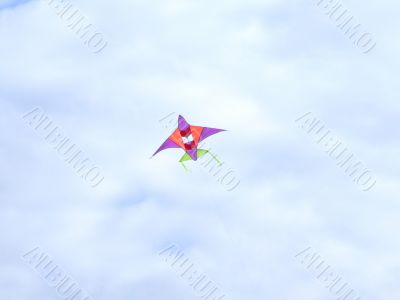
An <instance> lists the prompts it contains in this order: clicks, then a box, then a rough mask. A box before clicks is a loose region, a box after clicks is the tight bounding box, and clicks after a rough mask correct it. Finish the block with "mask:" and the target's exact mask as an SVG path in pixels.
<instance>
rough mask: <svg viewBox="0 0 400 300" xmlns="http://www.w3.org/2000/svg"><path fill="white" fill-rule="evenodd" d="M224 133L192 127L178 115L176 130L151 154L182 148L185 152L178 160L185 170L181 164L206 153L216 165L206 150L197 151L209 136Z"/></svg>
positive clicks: (220, 130)
mask: <svg viewBox="0 0 400 300" xmlns="http://www.w3.org/2000/svg"><path fill="white" fill-rule="evenodd" d="M222 131H226V130H224V129H216V128H209V127H201V126H193V125H190V124H189V123H188V122H186V120H185V119H184V118H183V117H182V116H181V115H180V116H179V117H178V128H177V129H176V130H175V131H174V132H173V133H172V134H171V135H170V136H169V137H168V138H167V140H166V141H165V142H164V143H163V144H162V145H161V146H160V148H158V150H157V151H156V152H155V153H154V154H153V156H154V155H156V154H157V153H158V152H160V151H162V150H165V149H168V148H182V149H183V150H185V152H186V153H185V154H184V155H183V156H182V158H181V159H180V161H179V162H180V163H181V164H182V165H183V167H184V168H185V170H188V169H187V168H186V166H185V164H184V163H183V162H185V161H188V160H194V161H196V160H197V159H198V158H200V157H202V156H203V155H205V154H206V153H209V154H210V155H211V156H212V157H213V158H214V159H215V160H216V161H217V162H218V163H220V162H219V161H218V159H217V158H216V157H215V156H214V155H213V154H211V152H209V151H208V150H203V149H198V148H197V147H198V145H199V143H200V142H202V141H204V140H205V139H206V138H208V137H209V136H211V135H214V134H217V133H220V132H222Z"/></svg>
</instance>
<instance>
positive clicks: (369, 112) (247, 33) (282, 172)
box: [0, 0, 400, 300]
mask: <svg viewBox="0 0 400 300" xmlns="http://www.w3.org/2000/svg"><path fill="white" fill-rule="evenodd" d="M22 2H25V1H19V2H18V1H1V2H0V8H1V9H0V22H1V26H0V37H1V41H2V42H1V46H0V57H1V59H0V62H1V64H0V66H1V67H0V107H1V110H0V129H1V139H0V143H1V147H0V151H1V152H0V154H1V155H0V166H2V170H3V176H1V177H0V249H1V251H0V254H1V255H0V266H1V268H0V299H9V300H20V299H43V300H47V299H57V298H60V297H59V296H58V295H57V294H56V292H55V290H54V289H52V288H51V287H48V286H47V284H46V282H45V281H43V280H42V279H41V278H40V277H39V276H38V275H37V274H36V273H35V272H34V271H33V270H32V269H31V268H30V267H29V265H27V264H26V263H25V262H24V261H23V260H22V259H21V255H22V254H23V253H24V252H26V251H28V250H30V249H32V248H34V247H36V246H40V247H41V248H42V249H43V250H44V251H46V252H47V253H48V254H49V255H51V256H52V258H53V259H54V260H55V261H56V262H57V264H59V265H60V266H62V267H63V269H65V270H66V271H67V272H68V274H69V275H70V276H72V277H74V278H75V279H76V281H77V282H79V284H80V286H81V287H82V288H84V289H85V290H87V291H88V292H90V294H91V295H92V297H93V299H96V300H103V299H104V300H105V299H146V300H159V299H176V300H192V299H199V298H198V297H196V295H194V294H193V292H192V290H191V288H190V287H188V286H187V285H186V284H185V283H184V282H183V281H182V280H180V279H179V278H178V277H177V275H176V273H175V272H174V271H173V270H172V269H171V268H169V267H168V266H167V265H166V264H165V263H163V261H161V260H160V258H159V256H158V253H159V251H161V250H162V249H165V248H166V247H168V246H170V245H171V244H177V245H179V246H180V247H181V248H182V249H184V251H185V253H186V254H187V255H188V256H189V257H190V258H191V260H192V261H194V262H196V263H197V264H198V265H199V266H201V269H202V270H204V272H205V273H206V274H207V276H209V277H210V278H212V279H213V280H214V281H215V282H217V283H218V285H219V286H220V287H221V289H222V290H223V291H224V292H225V293H226V294H227V297H228V296H229V299H234V300H236V299H249V300H252V299H255V300H262V299H280V300H291V299H307V300H320V299H335V297H333V296H332V295H331V294H330V293H329V291H328V290H327V289H325V288H324V287H323V286H322V285H321V284H320V283H319V282H318V281H317V280H316V279H315V278H314V277H313V275H312V274H310V273H309V272H307V271H306V269H305V268H304V266H302V265H301V264H299V263H298V262H297V261H296V260H295V259H294V258H293V257H294V255H295V254H296V253H298V252H299V251H301V250H302V249H304V248H306V247H308V246H311V247H312V248H313V249H315V250H316V251H318V252H319V253H320V254H321V256H322V257H324V259H325V260H326V261H327V262H328V264H329V265H331V266H332V268H333V269H335V270H336V271H337V272H338V273H339V274H340V275H341V276H342V277H343V278H345V279H346V280H347V281H348V282H349V284H350V285H351V286H352V288H354V289H355V290H356V291H357V293H358V294H359V295H361V297H362V299H380V300H392V299H396V298H398V297H399V296H400V289H399V287H398V280H397V279H398V278H399V274H400V267H399V266H400V256H399V255H398V253H399V250H400V238H399V235H398V234H396V231H395V230H396V228H398V226H399V225H400V223H399V218H398V211H399V209H400V204H399V201H398V199H397V197H396V195H398V194H399V175H398V174H399V170H400V164H399V160H398V159H396V157H397V156H396V155H397V154H398V153H399V150H400V142H399V130H398V129H399V125H398V124H399V112H400V104H399V101H398V98H399V89H398V69H399V59H398V53H399V50H400V44H399V41H398V38H397V37H398V28H399V25H400V24H399V20H398V10H399V9H400V4H399V3H398V2H396V1H393V0H392V1H385V2H376V3H364V2H360V1H355V0H346V2H344V1H342V3H343V5H344V6H346V7H348V9H349V10H350V11H351V13H352V14H353V15H354V17H355V18H356V19H357V20H358V21H359V22H360V23H361V24H362V25H363V28H365V30H367V31H368V32H371V33H372V35H373V37H374V39H375V40H376V42H377V46H376V48H375V49H373V51H371V52H370V53H368V54H363V53H362V52H361V51H360V49H358V48H357V47H356V46H354V45H353V44H352V42H351V41H349V40H348V38H347V37H346V36H345V35H344V34H343V32H342V31H340V30H339V29H338V28H336V26H335V24H334V23H333V22H332V21H331V20H330V19H329V18H328V17H327V16H326V15H325V14H324V12H323V11H322V10H321V9H320V8H318V7H317V6H316V1H311V0H309V1H306V0H304V1H278V0H263V1H261V0H246V1H244V0H234V1H232V0H231V1H227V0H223V1H217V2H215V1H210V0H205V1H200V2H199V1H188V0H171V1H161V0H154V1H144V0H129V1H128V0H126V1H116V2H110V1H94V0H87V1H76V2H73V4H74V6H75V7H76V8H78V9H79V10H80V11H81V12H82V13H83V14H84V15H85V16H86V17H87V19H88V20H90V21H91V22H92V23H93V24H94V25H95V26H96V28H97V29H98V30H100V31H101V32H102V33H103V34H104V36H105V37H106V38H107V41H108V46H107V47H106V48H105V49H104V51H103V52H101V53H99V54H93V53H92V52H90V51H88V49H87V48H86V47H85V46H84V45H83V43H82V41H81V40H79V38H78V37H77V36H76V35H75V34H74V33H73V32H72V31H71V30H69V29H68V28H67V25H66V24H65V22H64V21H63V20H61V19H60V18H59V17H58V16H57V15H56V13H55V11H54V9H53V8H51V7H49V6H48V5H47V4H46V1H30V2H27V3H22ZM19 3H20V4H21V5H18V4H19ZM35 107H41V108H42V109H44V110H45V111H46V113H47V114H48V115H49V116H50V117H51V118H52V119H53V120H54V122H55V123H56V124H57V125H59V126H60V127H61V128H62V129H63V130H64V131H65V132H66V133H67V135H68V136H69V137H71V139H72V140H74V142H75V143H76V144H78V145H79V147H81V148H82V149H84V150H85V152H86V153H87V154H88V155H89V156H90V158H91V160H93V161H95V162H96V164H98V165H99V166H101V167H102V169H103V173H104V176H105V179H104V182H103V183H102V184H101V185H99V187H98V188H96V189H92V188H90V186H89V185H88V184H87V183H86V182H85V181H83V180H82V179H81V178H79V176H78V175H77V174H75V172H74V171H73V170H72V169H71V168H70V167H69V166H67V165H66V164H65V162H63V161H62V159H61V158H60V157H59V156H58V155H57V154H56V152H55V151H54V150H53V149H52V148H51V147H50V146H49V145H48V144H47V143H46V142H45V141H44V140H43V138H41V137H40V136H38V135H37V134H36V133H35V132H34V131H33V130H32V128H30V127H29V126H28V125H27V124H26V123H25V122H24V120H23V119H22V115H23V114H25V113H26V112H28V111H31V110H33V109H34V108H35ZM309 111H310V112H312V113H313V114H314V115H315V116H317V117H318V118H319V119H321V120H322V121H323V123H324V124H326V126H327V127H329V129H331V130H332V131H333V132H334V133H335V134H336V135H337V136H339V137H340V139H341V140H343V142H345V143H346V145H348V147H349V148H350V149H351V151H352V152H354V153H355V155H356V156H357V158H358V159H360V160H362V161H363V163H365V165H367V166H368V168H370V169H371V170H373V172H374V174H375V175H376V177H377V184H376V186H375V187H374V188H373V189H372V190H371V191H369V192H363V191H361V190H360V188H359V187H358V186H357V185H356V184H354V183H353V182H352V180H351V179H350V178H349V177H348V176H347V175H346V174H344V172H343V170H341V169H340V168H338V167H337V166H336V165H335V163H334V162H333V161H332V160H331V159H330V158H328V156H327V155H326V154H325V153H324V150H323V149H322V148H321V147H320V146H319V145H316V144H315V142H314V140H313V139H312V138H310V136H309V135H307V134H306V133H305V132H304V131H303V130H301V129H300V128H298V126H297V125H296V123H295V122H294V120H295V119H297V118H299V117H300V116H301V115H304V114H305V113H306V112H309ZM171 112H177V113H180V114H182V115H183V116H185V118H186V119H187V121H189V122H190V123H192V124H194V125H204V126H209V127H217V128H224V129H228V130H229V131H228V132H226V133H222V134H219V135H217V136H215V137H211V138H210V139H209V140H207V143H208V144H209V145H210V147H212V148H213V150H214V151H215V153H217V154H218V156H219V157H220V158H221V159H222V160H223V161H225V162H226V164H227V165H229V166H230V167H231V168H232V169H234V170H235V172H236V173H237V174H238V175H239V176H240V179H241V184H240V186H239V187H238V188H237V189H235V190H234V191H232V192H227V191H226V190H225V189H224V188H223V187H222V186H221V185H219V184H218V183H217V182H216V181H215V179H214V178H212V176H210V175H209V174H208V173H207V172H205V171H204V169H202V168H201V167H200V166H199V165H198V164H196V163H192V164H190V168H191V169H192V172H191V173H187V172H185V171H184V170H183V168H182V167H181V166H180V165H179V163H178V160H179V159H180V157H181V155H182V153H181V152H180V151H178V150H168V151H165V152H162V153H160V154H159V155H158V156H156V157H155V158H153V159H149V157H150V155H151V154H152V153H154V151H155V150H156V149H157V148H158V146H159V145H160V144H161V143H162V142H163V141H164V140H165V138H166V137H167V136H168V133H169V131H168V130H167V129H165V128H163V126H162V124H160V123H159V121H158V120H159V119H161V118H163V117H164V116H166V115H168V114H169V113H171ZM350 300H352V299H350Z"/></svg>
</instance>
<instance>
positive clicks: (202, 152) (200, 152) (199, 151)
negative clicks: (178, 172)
mask: <svg viewBox="0 0 400 300" xmlns="http://www.w3.org/2000/svg"><path fill="white" fill-rule="evenodd" d="M207 153H209V154H210V155H211V156H212V158H213V159H215V161H216V162H217V163H219V164H220V165H221V162H220V161H219V160H218V159H217V157H216V156H215V155H214V154H212V153H211V152H210V151H208V150H203V149H197V158H200V157H202V156H204V155H205V154H207ZM188 160H193V159H192V158H191V157H190V155H189V154H187V153H185V154H184V155H183V156H182V158H181V159H180V160H179V162H180V163H181V164H182V166H183V168H184V169H185V171H187V172H190V170H189V168H188V167H187V166H186V165H185V164H184V163H183V162H185V161H188Z"/></svg>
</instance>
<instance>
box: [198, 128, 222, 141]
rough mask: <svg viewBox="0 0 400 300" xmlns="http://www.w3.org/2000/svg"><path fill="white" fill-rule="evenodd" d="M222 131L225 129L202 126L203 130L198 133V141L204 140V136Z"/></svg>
mask: <svg viewBox="0 0 400 300" xmlns="http://www.w3.org/2000/svg"><path fill="white" fill-rule="evenodd" d="M222 131H226V130H225V129H217V128H209V127H203V130H202V132H201V134H200V139H199V143H200V142H201V141H204V140H205V139H206V138H208V137H209V136H211V135H214V134H217V133H220V132H222Z"/></svg>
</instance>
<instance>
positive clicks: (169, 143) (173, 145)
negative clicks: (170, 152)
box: [153, 138, 180, 156]
mask: <svg viewBox="0 0 400 300" xmlns="http://www.w3.org/2000/svg"><path fill="white" fill-rule="evenodd" d="M169 148H180V146H178V145H177V144H176V143H174V142H173V141H172V140H170V139H169V138H168V139H167V140H166V141H165V142H164V143H163V144H162V145H161V146H160V148H158V150H157V151H156V152H155V153H154V154H153V156H154V155H156V154H157V153H158V152H160V151H163V150H165V149H169Z"/></svg>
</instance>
